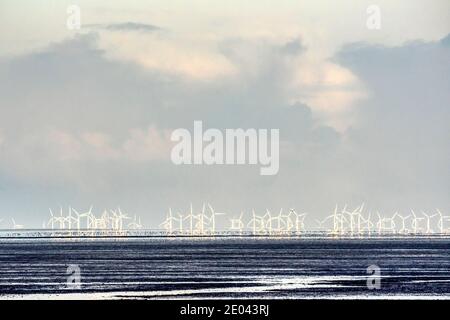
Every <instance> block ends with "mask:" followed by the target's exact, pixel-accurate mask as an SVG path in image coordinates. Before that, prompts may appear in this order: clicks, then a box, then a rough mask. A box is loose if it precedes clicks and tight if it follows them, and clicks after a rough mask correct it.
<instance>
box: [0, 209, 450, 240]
mask: <svg viewBox="0 0 450 320" xmlns="http://www.w3.org/2000/svg"><path fill="white" fill-rule="evenodd" d="M364 208H365V204H364V203H363V204H361V205H359V206H357V207H354V208H349V206H348V205H343V206H342V207H339V206H338V205H337V204H336V206H335V208H334V210H332V213H331V214H329V215H327V216H326V217H325V218H323V219H321V220H319V219H312V218H311V219H309V220H308V213H306V212H300V213H299V212H297V211H296V210H295V209H293V208H290V209H287V210H284V209H283V208H281V209H280V210H278V211H276V212H272V211H270V210H269V209H266V210H265V211H263V212H256V211H255V210H251V211H250V212H244V211H241V212H240V213H239V214H235V215H233V214H228V213H226V212H219V211H217V210H216V209H215V208H214V207H213V206H212V205H211V204H209V203H203V204H202V205H201V207H200V208H197V209H195V208H194V206H193V204H192V203H191V204H190V206H189V208H188V210H184V211H182V210H180V211H175V210H173V209H172V208H169V209H168V211H167V213H166V214H165V217H164V218H163V220H162V222H161V223H160V224H159V226H158V227H157V228H148V227H147V228H146V227H145V226H144V225H143V223H142V222H141V221H142V219H141V217H140V216H138V215H131V214H129V213H125V212H123V210H122V209H121V208H120V207H119V208H116V209H109V210H103V211H100V212H99V213H98V214H95V212H94V210H93V206H91V207H90V208H89V209H88V210H86V211H82V210H77V209H75V208H73V207H71V206H69V207H68V208H67V209H66V210H65V209H63V208H62V207H60V208H59V209H58V210H53V209H49V217H48V218H47V219H46V220H44V221H43V222H42V227H41V228H27V227H26V226H25V225H24V224H18V223H17V222H16V220H15V219H14V218H11V224H10V225H9V227H8V226H6V227H5V224H6V223H4V220H3V219H1V220H0V226H1V229H0V236H1V237H4V238H8V237H72V238H76V237H148V236H160V237H223V236H227V237H252V236H254V237H269V238H270V237H330V238H348V237H350V238H352V237H356V238H374V237H448V236H450V215H445V214H443V213H442V212H441V210H439V209H435V210H434V211H431V212H430V211H428V212H425V211H418V212H416V211H415V210H412V209H411V210H410V212H409V213H407V214H402V213H400V212H398V211H396V212H394V213H392V214H390V215H386V214H382V213H380V212H379V211H370V210H364Z"/></svg>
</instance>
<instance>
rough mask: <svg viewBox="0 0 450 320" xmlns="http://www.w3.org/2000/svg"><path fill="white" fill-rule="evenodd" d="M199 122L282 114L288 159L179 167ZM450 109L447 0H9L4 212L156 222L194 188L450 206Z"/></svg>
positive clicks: (209, 197) (220, 199)
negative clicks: (273, 163) (273, 168)
mask: <svg viewBox="0 0 450 320" xmlns="http://www.w3.org/2000/svg"><path fill="white" fill-rule="evenodd" d="M70 5H77V6H78V7H79V8H80V10H81V11H80V12H81V28H80V29H75V30H72V29H68V28H67V24H66V22H67V19H68V17H69V14H68V13H67V8H68V6H70ZM371 5H376V6H377V8H379V10H380V29H369V28H368V27H367V19H368V18H369V16H370V13H368V12H367V9H368V8H369V6H371ZM194 120H201V121H203V124H204V126H205V127H210V128H218V129H227V128H267V129H270V128H278V129H279V130H280V169H279V172H278V174H277V175H274V176H261V175H260V174H259V167H255V166H249V165H243V166H230V165H213V166H207V165H204V166H199V165H197V166H188V165H181V166H176V165H174V164H173V163H172V162H171V160H170V152H171V148H172V147H173V142H171V141H170V135H171V133H172V131H173V130H174V129H176V128H187V129H191V130H192V128H193V122H194ZM449 123H450V2H449V1H448V0H443V1H440V0H432V1H423V0H410V1H408V0H398V1H381V0H376V1H364V0H361V1H348V0H343V1H339V2H338V3H336V1H331V0H330V1H325V0H319V1H289V0H284V1H267V0H266V1H256V0H255V1H219V0H212V1H211V0H208V1H206V0H203V1H200V0H194V1H189V2H187V1H181V0H180V1H170V0H169V1H167V0H164V1H145V2H144V1H137V0H135V1H106V0H91V1H74V0H73V1H57V0H46V1H38V0H29V1H14V0H3V1H1V2H0V220H1V219H3V222H2V224H0V227H4V226H7V225H8V224H9V220H10V218H12V217H14V218H15V220H16V221H17V222H18V223H21V224H24V225H26V226H29V227H34V226H40V225H41V224H42V221H43V220H44V219H46V218H47V217H48V209H49V208H54V209H57V208H59V207H60V206H64V207H68V206H73V207H74V208H77V209H79V210H81V211H83V210H85V209H87V208H88V207H89V206H91V205H93V206H94V211H95V212H100V211H102V210H103V209H105V208H115V207H118V206H120V207H121V208H122V209H123V210H124V211H126V212H127V213H129V214H130V215H133V214H138V215H140V216H141V217H142V222H143V223H144V225H145V226H147V227H157V226H158V224H159V223H160V222H162V220H163V218H164V216H165V214H166V212H167V210H168V208H169V207H172V208H173V209H174V210H177V211H178V210H179V211H186V210H188V208H189V204H190V203H191V202H192V203H193V204H194V207H196V208H198V209H200V207H201V205H202V203H203V202H210V203H211V204H212V205H213V206H214V208H216V209H217V210H218V211H221V212H227V213H228V214H229V216H230V217H231V216H236V215H239V213H240V212H241V211H244V212H250V210H251V209H253V208H254V209H256V210H257V211H261V210H265V209H266V208H268V209H270V210H274V211H278V210H279V209H280V208H285V209H288V208H296V209H297V211H301V212H308V213H309V218H308V219H310V220H311V221H313V220H315V219H321V218H324V217H325V216H327V215H329V214H330V213H331V212H332V210H333V209H334V206H335V204H336V203H339V204H341V205H343V204H348V205H349V206H354V207H356V206H358V205H359V204H360V203H362V202H364V203H366V208H367V210H371V211H376V210H379V211H380V212H382V213H386V214H391V213H393V212H395V211H400V212H405V213H406V212H408V211H409V210H410V209H411V208H413V209H415V210H418V211H420V210H424V211H432V210H434V209H435V208H439V209H440V210H441V211H443V212H444V213H448V212H449V209H450V205H449V194H450V171H449V163H450V145H449V141H450V129H449V125H448V124H449ZM223 223H226V221H223Z"/></svg>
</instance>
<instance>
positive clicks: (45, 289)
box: [0, 237, 450, 299]
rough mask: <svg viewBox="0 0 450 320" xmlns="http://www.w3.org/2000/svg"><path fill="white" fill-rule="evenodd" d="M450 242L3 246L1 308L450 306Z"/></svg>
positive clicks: (37, 242) (43, 242)
mask: <svg viewBox="0 0 450 320" xmlns="http://www.w3.org/2000/svg"><path fill="white" fill-rule="evenodd" d="M449 298H450V239H448V238H447V239H440V238H429V239H428V238H423V237H422V238H418V239H416V238H406V239H397V238H382V239H335V238H332V239H330V238H307V239H304V238H265V237H224V238H216V237H210V238H189V237H188V238H186V237H184V238H183V237H142V238H140V237H138V238H108V239H86V238H79V239H78V238H71V239H1V240H0V299H449Z"/></svg>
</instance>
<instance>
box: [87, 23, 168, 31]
mask: <svg viewBox="0 0 450 320" xmlns="http://www.w3.org/2000/svg"><path fill="white" fill-rule="evenodd" d="M83 27H84V28H88V29H97V30H98V29H102V30H107V31H124V32H129V31H132V32H133V31H136V32H144V33H147V32H155V31H160V30H162V29H161V28H160V27H158V26H154V25H151V24H146V23H138V22H122V23H109V24H85V25H83Z"/></svg>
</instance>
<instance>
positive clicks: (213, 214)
mask: <svg viewBox="0 0 450 320" xmlns="http://www.w3.org/2000/svg"><path fill="white" fill-rule="evenodd" d="M208 207H209V210H210V211H211V217H210V218H209V219H208V218H207V219H208V220H209V222H210V223H211V233H212V234H213V235H214V234H215V233H216V216H220V215H224V214H225V213H224V212H216V211H215V210H214V208H213V207H212V206H211V204H209V203H208Z"/></svg>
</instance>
